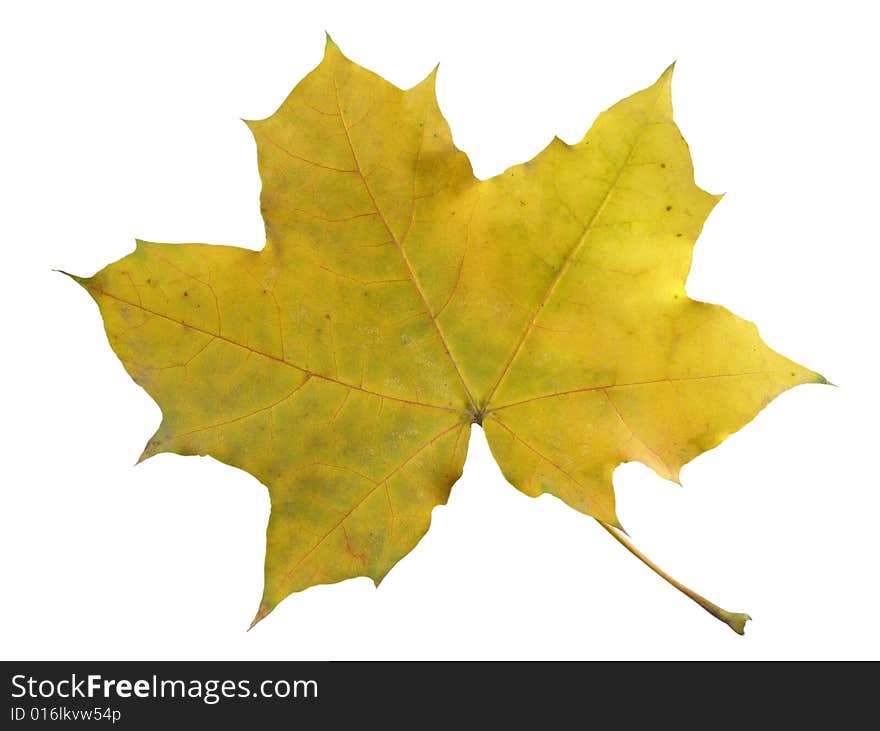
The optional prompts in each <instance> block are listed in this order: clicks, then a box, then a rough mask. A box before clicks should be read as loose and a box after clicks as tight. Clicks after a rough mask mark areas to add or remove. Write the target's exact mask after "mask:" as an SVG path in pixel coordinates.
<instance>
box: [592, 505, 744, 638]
mask: <svg viewBox="0 0 880 731" xmlns="http://www.w3.org/2000/svg"><path fill="white" fill-rule="evenodd" d="M597 522H598V523H599V525H601V526H602V527H603V528H604V529H605V530H606V531H608V532H609V533H610V534H611V536H612V537H613V538H614V540H616V541H617V542H618V543H620V545H622V546H623V547H624V548H625V549H626V550H627V551H629V552H630V553H631V554H632V555H633V556H635V557H636V558H637V559H639V561H641V562H642V563H643V564H645V566H647V567H648V568H649V569H651V571H653V572H654V573H655V574H657V575H658V576H659V577H660V578H662V579H665V580H666V581H667V582H669V583H670V584H672V586H674V587H675V588H676V589H678V590H679V591H680V592H681V593H682V594H684V595H685V596H686V597H688V598H689V599H692V600H693V601H695V602H696V603H697V604H699V605H700V606H701V607H702V608H703V609H705V610H706V611H707V612H709V614H711V615H712V616H713V617H715V618H716V619H720V620H721V621H722V622H724V624H726V625H727V626H728V627H730V629H732V630H733V631H734V632H736V633H737V634H738V635H741V634H745V626H746V622H747V621H749V620H750V619H751V617H750V616H749V615H748V614H744V613H742V612H728V611H727V610H726V609H722V608H721V607H719V606H718V605H717V604H713V603H712V602H710V601H709V600H708V599H706V597H704V596H701V595H700V594H697V592H695V591H694V590H693V589H690V588H688V587H687V586H685V585H684V584H682V583H681V582H680V581H677V580H676V579H674V578H672V577H671V576H670V575H669V574H667V573H666V572H665V571H664V570H663V569H661V568H660V567H659V566H658V565H657V564H655V563H654V562H653V561H652V560H651V559H649V558H648V557H647V556H645V555H644V554H643V553H642V552H641V551H639V549H638V548H636V547H635V546H634V545H633V544H632V543H631V542H630V540H629V539H628V538H627V537H626V536H625V535H624V533H623V532H622V531H620V530H619V529H617V528H615V527H613V526H611V525H608V524H607V523H603V522H602V521H601V520H598V521H597Z"/></svg>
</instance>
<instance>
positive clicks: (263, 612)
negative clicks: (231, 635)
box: [248, 602, 272, 632]
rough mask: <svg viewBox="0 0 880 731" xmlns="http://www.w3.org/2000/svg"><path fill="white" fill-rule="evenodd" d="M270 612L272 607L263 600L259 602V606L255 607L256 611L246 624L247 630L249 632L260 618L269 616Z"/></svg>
mask: <svg viewBox="0 0 880 731" xmlns="http://www.w3.org/2000/svg"><path fill="white" fill-rule="evenodd" d="M271 612H272V608H271V607H270V606H269V605H268V604H266V603H265V602H261V603H260V608H259V609H257V613H256V614H255V615H254V618H253V619H252V620H251V623H250V625H249V626H248V632H250V631H251V630H252V629H253V628H254V627H256V626H257V624H259V623H260V622H261V621H262V620H264V619H265V618H266V617H268V616H269V614H270V613H271Z"/></svg>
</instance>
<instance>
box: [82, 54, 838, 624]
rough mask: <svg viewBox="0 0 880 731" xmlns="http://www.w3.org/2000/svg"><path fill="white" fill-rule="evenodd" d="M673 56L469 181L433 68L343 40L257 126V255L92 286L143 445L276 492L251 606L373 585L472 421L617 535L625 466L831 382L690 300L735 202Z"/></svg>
mask: <svg viewBox="0 0 880 731" xmlns="http://www.w3.org/2000/svg"><path fill="white" fill-rule="evenodd" d="M671 76H672V69H671V68H670V69H668V70H667V71H666V72H665V73H664V74H663V75H662V76H661V77H660V79H659V80H658V81H657V82H656V83H655V84H653V85H652V86H651V87H649V88H647V89H645V90H644V91H641V92H638V93H637V94H634V95H633V96H631V97H629V98H627V99H625V100H623V101H622V102H620V103H618V104H616V105H615V106H614V107H612V108H611V109H609V110H608V111H607V112H605V113H603V114H602V115H600V117H599V118H598V120H597V121H596V123H595V124H594V125H593V127H592V128H591V129H590V131H589V132H588V133H587V135H586V136H585V137H584V139H583V140H582V141H581V142H579V143H577V144H576V145H567V144H565V143H563V142H562V141H561V140H559V139H554V140H553V142H552V143H551V144H550V145H549V146H548V147H547V148H546V149H545V150H544V151H542V152H541V153H540V154H539V155H537V156H536V157H535V158H534V159H533V160H532V161H530V162H527V163H525V164H522V165H518V166H515V167H512V168H510V169H509V170H507V171H506V172H504V173H502V174H501V175H498V176H497V177H494V178H492V179H490V180H486V181H480V180H477V179H476V178H475V177H474V175H473V173H472V171H471V167H470V163H469V162H468V159H467V157H466V156H465V155H464V153H462V152H461V151H459V150H458V149H456V147H455V146H454V144H453V142H452V138H451V135H450V132H449V128H448V126H447V124H446V122H445V120H444V119H443V117H442V115H441V113H440V110H439V108H438V106H437V102H436V97H435V94H434V74H431V75H429V76H428V78H426V79H425V80H424V81H423V82H422V83H420V84H419V85H417V86H416V87H414V88H413V89H410V90H408V91H402V90H400V89H398V88H396V87H394V86H393V85H391V84H389V83H388V82H386V81H385V80H383V79H381V78H380V77H378V76H376V75H375V74H373V73H371V72H369V71H367V70H365V69H363V68H361V67H359V66H357V65H355V64H353V63H351V62H350V61H349V60H348V59H346V58H345V57H344V56H343V55H342V54H341V53H340V51H339V49H338V48H337V47H336V46H335V45H334V44H333V42H332V41H330V40H329V39H328V44H327V49H326V53H325V56H324V59H323V61H322V62H321V64H320V65H319V66H318V67H317V68H316V69H315V70H314V71H313V72H312V73H311V74H309V75H308V76H307V77H306V78H305V79H304V80H303V81H302V82H301V83H300V84H299V85H298V86H297V87H296V89H295V90H294V91H293V92H292V93H291V95H290V96H289V97H288V98H287V100H286V101H285V102H284V103H283V104H282V105H281V107H280V108H279V109H278V111H277V112H276V113H275V114H273V115H272V116H271V117H269V118H268V119H265V120H261V121H256V122H248V125H249V127H250V129H251V130H252V132H253V134H254V138H255V140H256V143H257V149H258V154H259V166H260V175H261V178H262V181H263V190H262V196H261V207H262V213H263V218H264V220H265V224H266V246H265V248H264V249H263V250H262V251H259V252H255V251H251V250H248V249H241V248H234V247H226V246H213V245H204V244H182V245H179V244H174V245H169V244H155V243H146V242H138V244H137V247H136V249H135V251H134V252H133V253H132V254H130V255H128V256H126V257H124V258H123V259H121V260H119V261H117V262H115V263H114V264H111V265H109V266H107V267H106V268H104V269H103V270H101V271H100V272H98V273H97V274H96V275H95V276H93V277H91V278H79V277H77V278H76V279H77V281H79V282H80V283H81V284H82V285H83V286H84V287H85V288H86V289H87V290H88V291H89V293H90V294H91V295H92V296H93V297H94V299H95V301H96V302H97V303H98V305H99V307H100V309H101V313H102V315H103V318H104V323H105V328H106V331H107V335H108V338H109V340H110V344H111V346H112V347H113V349H114V351H115V352H116V354H117V355H118V356H119V358H120V359H121V361H122V363H123V364H124V366H125V368H126V370H127V371H128V373H129V374H130V375H131V376H132V378H133V379H134V380H135V381H136V382H137V383H139V384H140V385H141V386H143V388H144V389H146V391H147V392H148V393H149V394H150V395H151V396H152V397H153V398H154V399H155V400H156V401H157V403H158V404H159V405H160V407H161V408H162V413H163V418H162V423H161V426H160V427H159V429H158V431H157V432H156V434H155V435H154V436H153V437H152V438H151V439H150V441H149V442H148V444H147V446H146V448H145V450H144V453H143V456H142V459H145V458H147V457H150V456H152V455H154V454H157V453H159V452H176V453H178V454H200V455H211V456H213V457H215V458H216V459H218V460H221V461H223V462H225V463H227V464H230V465H234V466H236V467H240V468H241V469H244V470H246V471H248V472H249V473H251V474H253V475H254V476H255V477H256V478H257V479H259V480H260V481H261V482H262V483H263V484H264V485H266V486H267V487H268V489H269V492H270V496H271V502H272V511H271V516H270V519H269V526H268V534H267V548H266V567H265V588H264V592H263V597H262V600H261V603H260V608H259V611H258V613H257V616H256V619H255V621H258V620H259V619H261V618H262V617H264V616H266V614H268V613H269V612H270V611H271V610H272V609H273V608H274V607H275V606H276V605H277V604H278V603H279V602H280V601H281V600H282V599H284V598H285V597H286V596H287V595H289V594H290V593H292V592H297V591H301V590H303V589H305V588H307V587H309V586H312V585H315V584H321V583H331V582H336V581H341V580H343V579H347V578H351V577H355V576H369V577H371V578H372V579H373V580H374V581H375V582H376V583H377V584H378V583H379V582H380V581H381V580H382V578H383V577H384V576H385V575H386V574H387V572H388V571H389V570H390V569H391V567H392V566H393V565H394V564H395V563H396V562H397V561H399V560H400V559H401V558H402V557H403V556H404V555H406V554H407V553H408V552H409V551H410V550H411V549H412V548H413V547H414V546H415V544H416V543H417V542H418V541H419V539H420V538H421V537H422V536H423V535H424V534H425V532H426V531H427V530H428V526H429V524H430V521H431V511H432V509H433V508H434V507H435V506H436V505H438V504H442V503H444V502H445V501H446V500H447V498H448V496H449V491H450V489H451V487H452V485H453V483H454V482H455V481H456V480H457V479H458V477H459V476H460V475H461V472H462V467H463V464H464V460H465V456H466V450H467V444H468V437H469V433H470V428H471V425H472V424H475V423H476V424H481V425H482V426H483V427H484V429H485V430H486V436H487V438H488V441H489V445H490V447H491V450H492V453H493V454H494V456H495V458H496V459H497V461H498V463H499V465H500V466H501V469H502V470H503V472H504V474H505V476H506V477H507V479H508V480H509V481H510V482H511V484H513V485H514V486H515V487H517V488H518V489H520V490H522V491H523V492H524V493H526V494H527V495H533V496H535V495H539V494H541V493H545V492H547V493H552V494H554V495H556V496H558V497H559V498H561V499H562V500H564V501H565V502H566V503H568V504H569V505H571V506H572V507H574V508H575V509H577V510H579V511H582V512H584V513H586V514H587V515H591V516H592V517H594V518H596V519H597V520H598V521H599V522H600V523H601V524H602V525H603V526H605V527H606V529H607V530H608V531H609V532H610V533H611V534H612V535H614V537H615V538H616V539H617V540H619V541H620V542H622V543H623V544H624V545H626V546H627V547H628V548H629V549H630V550H631V551H633V552H634V553H635V554H636V555H637V556H639V558H641V559H642V560H643V561H645V562H646V563H648V565H650V566H652V568H654V569H655V570H656V571H658V573H660V574H661V575H662V576H664V577H665V578H667V579H669V580H670V581H671V582H672V583H673V584H674V585H675V586H677V587H678V588H679V589H681V590H682V591H684V592H685V593H687V594H688V595H689V596H691V597H692V598H694V599H695V600H696V601H698V602H699V603H701V605H702V606H704V607H705V608H706V609H708V610H709V611H710V612H712V613H713V614H715V615H716V616H718V617H719V618H721V619H722V620H724V621H725V622H727V623H728V624H729V625H730V626H731V627H733V628H734V629H735V630H736V631H738V632H742V630H743V626H744V624H745V620H746V619H747V616H746V615H743V614H737V613H729V612H725V611H724V610H722V609H720V608H719V607H716V606H715V605H714V604H711V603H710V602H708V601H707V600H705V599H703V598H702V597H700V596H698V595H696V594H694V593H693V592H691V591H690V590H689V589H687V588H686V587H683V586H681V585H680V584H678V583H677V582H675V581H674V580H673V579H671V578H670V577H668V576H666V575H665V574H664V573H663V572H662V571H660V570H659V569H658V568H657V567H656V566H653V564H651V562H650V561H648V560H647V559H646V558H645V557H643V556H641V554H639V553H638V551H636V549H635V548H634V547H633V546H632V545H631V544H630V543H629V541H628V539H627V538H626V537H625V536H624V535H623V534H622V529H621V527H620V524H619V522H618V519H617V516H616V513H615V508H614V493H613V487H612V473H613V471H614V468H615V467H616V466H617V465H618V464H620V463H622V462H627V461H639V462H642V463H644V464H646V465H648V466H649V467H651V468H652V469H654V470H655V471H656V472H657V473H658V474H659V475H661V476H662V477H665V478H667V479H670V480H677V479H678V473H679V470H680V468H681V466H682V465H683V464H684V463H686V462H687V461H689V460H691V459H693V458H694V457H695V456H696V455H698V454H700V453H701V452H703V451H705V450H707V449H710V448H712V447H714V446H715V445H717V444H718V443H719V442H721V441H722V440H723V439H724V438H725V437H726V436H727V435H728V434H730V433H731V432H733V431H735V430H737V429H739V428H740V427H741V426H743V425H744V424H745V423H746V422H748V421H749V420H750V419H751V418H752V417H753V416H754V415H755V414H756V413H757V412H758V411H759V410H760V409H761V408H762V407H763V406H764V405H766V404H767V403H768V402H769V401H770V400H771V399H772V398H774V397H775V396H776V395H778V394H779V393H780V392H782V391H784V390H785V389H787V388H790V387H792V386H794V385H797V384H800V383H808V382H825V381H824V379H823V378H822V377H821V376H820V375H818V374H817V373H814V372H813V371H810V370H807V369H805V368H803V367H801V366H799V365H797V364H796V363H793V362H792V361H790V360H788V359H786V358H784V357H782V356H780V355H778V354H777V353H775V352H773V351H772V350H770V349H769V348H768V347H767V346H766V345H764V343H763V342H762V341H761V340H760V338H759V336H758V333H757V330H756V328H755V327H754V325H752V324H750V323H748V322H745V321H744V320H741V319H740V318H738V317H736V316H735V315H733V314H731V313H730V312H728V311H727V310H725V309H724V308H722V307H718V306H716V305H710V304H705V303H702V302H695V301H693V300H691V299H689V298H688V297H687V295H686V294H685V288H684V283H685V278H686V276H687V272H688V268H689V266H690V259H691V252H692V249H693V245H694V242H695V240H696V238H697V236H698V235H699V232H700V229H701V228H702V225H703V222H704V220H705V218H706V216H707V215H708V214H709V212H710V211H711V209H712V207H713V206H714V205H715V204H716V202H717V201H718V199H719V198H718V196H713V195H709V194H708V193H706V192H704V191H702V190H700V189H699V188H698V187H697V186H696V185H695V183H694V179H693V169H692V166H691V160H690V155H689V152H688V148H687V145H686V143H685V142H684V140H683V138H682V137H681V134H680V133H679V130H678V128H677V127H676V125H675V123H674V122H673V119H672V106H671V98H670V80H671Z"/></svg>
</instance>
